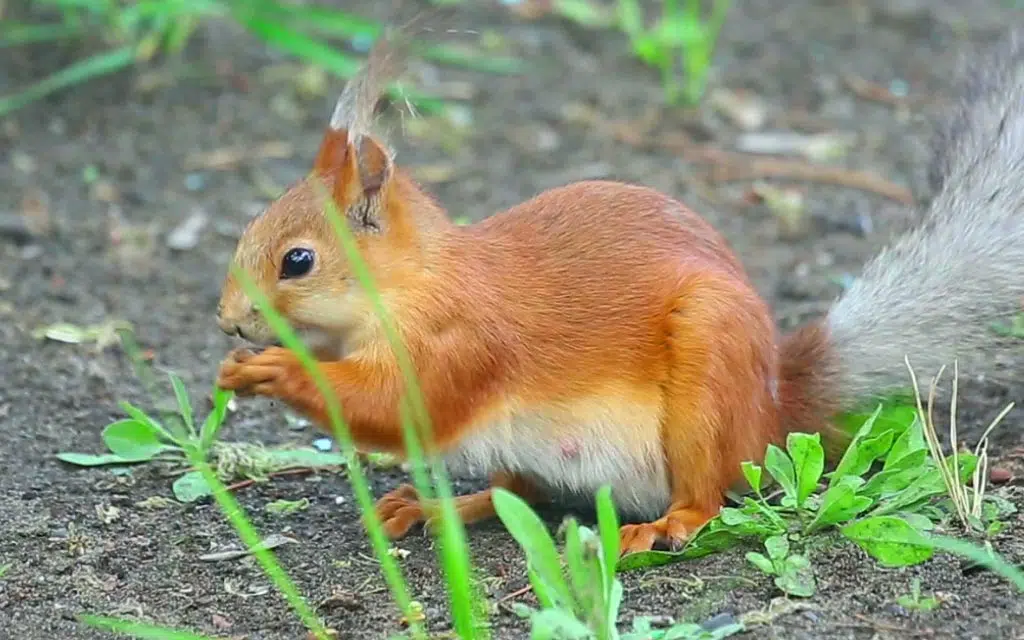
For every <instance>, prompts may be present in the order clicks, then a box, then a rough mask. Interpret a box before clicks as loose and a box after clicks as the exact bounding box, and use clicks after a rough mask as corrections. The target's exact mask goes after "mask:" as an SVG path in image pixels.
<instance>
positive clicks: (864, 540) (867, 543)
mask: <svg viewBox="0 0 1024 640" xmlns="http://www.w3.org/2000/svg"><path fill="white" fill-rule="evenodd" d="M840 531H841V532H842V534H843V535H844V536H846V537H847V538H849V539H850V540H853V541H854V542H855V543H856V544H857V546H859V547H860V548H861V549H864V551H866V552H867V553H868V554H869V555H871V556H872V557H874V558H875V559H876V560H878V562H879V563H880V564H882V565H883V566H886V567H905V566H910V565H915V564H920V563H922V562H924V561H925V560H927V559H929V558H931V557H932V555H933V553H934V551H933V549H932V547H931V546H930V545H929V544H928V541H927V539H926V538H924V536H922V534H921V533H920V532H919V531H918V530H917V529H916V528H914V526H913V525H911V524H910V523H909V522H907V521H906V520H904V519H902V518H897V517H895V516H875V517H872V518H865V519H863V520H858V521H856V522H853V523H851V524H848V525H846V526H845V527H843V528H842V529H841V530H840Z"/></svg>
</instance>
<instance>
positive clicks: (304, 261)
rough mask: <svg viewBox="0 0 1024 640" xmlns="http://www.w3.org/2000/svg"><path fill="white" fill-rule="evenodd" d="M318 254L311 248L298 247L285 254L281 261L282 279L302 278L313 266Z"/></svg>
mask: <svg viewBox="0 0 1024 640" xmlns="http://www.w3.org/2000/svg"><path fill="white" fill-rule="evenodd" d="M315 257H316V254H314V253H313V251H312V250H311V249H303V248H301V247H300V248H297V249H292V250H290V251H289V252H288V253H286V254H284V260H282V261H281V279H282V280H287V279H288V278H300V277H302V276H304V275H306V274H307V273H309V270H310V269H312V268H313V261H314V258H315Z"/></svg>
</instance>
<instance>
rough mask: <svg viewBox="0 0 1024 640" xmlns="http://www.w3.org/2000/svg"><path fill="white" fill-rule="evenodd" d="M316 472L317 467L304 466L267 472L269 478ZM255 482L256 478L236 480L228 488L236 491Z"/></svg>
mask: <svg viewBox="0 0 1024 640" xmlns="http://www.w3.org/2000/svg"><path fill="white" fill-rule="evenodd" d="M314 472H316V469H314V468H312V467H302V468H301V469H285V470H283V471H271V472H270V473H268V474H267V477H268V478H276V477H279V476H293V475H300V474H304V473H314ZM253 484H256V480H255V479H254V478H248V479H246V480H240V481H238V482H236V483H234V484H229V485H228V486H227V490H228V491H235V490H238V489H244V488H245V487H248V486H250V485H253Z"/></svg>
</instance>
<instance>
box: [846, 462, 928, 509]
mask: <svg viewBox="0 0 1024 640" xmlns="http://www.w3.org/2000/svg"><path fill="white" fill-rule="evenodd" d="M927 457H928V452H927V451H925V450H919V451H915V452H913V453H910V454H908V455H905V456H903V458H901V459H900V462H899V463H898V464H895V465H892V466H891V467H890V468H888V469H885V470H883V471H879V472H878V473H876V474H875V475H873V476H871V479H870V480H868V482H867V484H865V485H864V487H863V488H862V489H861V490H860V494H861V495H864V496H868V497H869V498H877V499H880V500H884V499H886V498H889V497H891V496H894V495H897V494H899V493H900V492H902V491H905V490H906V489H907V487H909V486H910V485H911V484H913V483H914V481H915V480H917V479H918V478H919V477H920V476H921V475H922V474H924V473H935V471H936V468H935V466H934V465H932V464H928V460H927Z"/></svg>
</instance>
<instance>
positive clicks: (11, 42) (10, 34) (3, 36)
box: [0, 23, 83, 48]
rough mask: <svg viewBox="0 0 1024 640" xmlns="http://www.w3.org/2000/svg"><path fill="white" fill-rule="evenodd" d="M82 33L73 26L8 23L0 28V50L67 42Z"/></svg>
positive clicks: (77, 27)
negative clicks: (41, 43) (59, 41)
mask: <svg viewBox="0 0 1024 640" xmlns="http://www.w3.org/2000/svg"><path fill="white" fill-rule="evenodd" d="M82 33H83V30H82V28H81V27H80V26H79V25H75V24H67V23H60V24H18V23H8V24H4V25H3V26H0V48H3V47H20V46H23V45H28V44H38V43H40V42H53V41H54V40H67V39H69V38H76V37H79V36H81V35H82Z"/></svg>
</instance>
